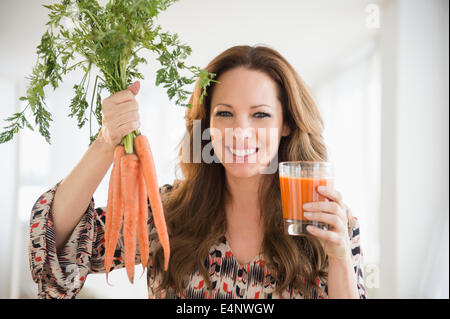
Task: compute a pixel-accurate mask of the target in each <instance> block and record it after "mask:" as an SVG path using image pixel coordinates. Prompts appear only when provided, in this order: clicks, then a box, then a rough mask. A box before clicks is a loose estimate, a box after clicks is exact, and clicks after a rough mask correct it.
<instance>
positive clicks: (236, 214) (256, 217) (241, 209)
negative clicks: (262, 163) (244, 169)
mask: <svg viewBox="0 0 450 319" xmlns="http://www.w3.org/2000/svg"><path fill="white" fill-rule="evenodd" d="M260 180H261V177H260V176H254V177H249V178H236V177H233V176H228V175H227V178H226V182H227V187H228V189H229V191H230V194H231V199H230V200H228V201H227V209H226V211H227V219H228V221H229V222H230V221H233V220H236V219H239V220H240V223H244V224H245V223H246V222H251V223H254V222H259V221H260V217H261V213H260V207H259V198H258V190H259V183H260Z"/></svg>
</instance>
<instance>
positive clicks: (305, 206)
mask: <svg viewBox="0 0 450 319" xmlns="http://www.w3.org/2000/svg"><path fill="white" fill-rule="evenodd" d="M311 207H312V204H310V203H307V204H305V205H303V208H304V209H308V208H311Z"/></svg>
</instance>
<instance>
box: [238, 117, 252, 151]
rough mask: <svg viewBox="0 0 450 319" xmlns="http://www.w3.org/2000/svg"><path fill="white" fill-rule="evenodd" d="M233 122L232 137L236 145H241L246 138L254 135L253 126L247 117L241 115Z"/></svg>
mask: <svg viewBox="0 0 450 319" xmlns="http://www.w3.org/2000/svg"><path fill="white" fill-rule="evenodd" d="M235 124H236V125H235V126H234V127H233V137H234V140H235V142H236V143H237V144H238V145H242V146H243V144H244V142H245V141H246V140H251V139H252V138H254V137H255V128H254V127H252V126H251V125H250V122H249V121H248V119H245V118H242V117H241V118H240V119H239V120H237V121H236V123H235Z"/></svg>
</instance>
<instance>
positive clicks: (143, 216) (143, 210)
mask: <svg viewBox="0 0 450 319" xmlns="http://www.w3.org/2000/svg"><path fill="white" fill-rule="evenodd" d="M147 221H148V204H147V189H146V188H145V180H144V175H143V174H142V167H141V163H139V217H138V225H137V227H138V229H137V230H138V239H139V251H140V253H141V262H142V270H143V271H145V267H146V266H147V262H148V256H149V253H150V252H149V249H150V243H149V239H148V228H147Z"/></svg>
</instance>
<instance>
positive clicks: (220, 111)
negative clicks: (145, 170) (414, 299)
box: [30, 46, 367, 298]
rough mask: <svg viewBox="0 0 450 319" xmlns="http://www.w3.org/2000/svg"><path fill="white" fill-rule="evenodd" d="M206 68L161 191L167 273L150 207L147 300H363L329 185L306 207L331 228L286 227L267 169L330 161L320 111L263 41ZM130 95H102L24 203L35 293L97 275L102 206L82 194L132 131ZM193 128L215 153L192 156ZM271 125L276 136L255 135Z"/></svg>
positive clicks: (119, 261)
mask: <svg viewBox="0 0 450 319" xmlns="http://www.w3.org/2000/svg"><path fill="white" fill-rule="evenodd" d="M206 70H207V71H208V72H211V73H215V74H216V80H217V81H218V82H217V83H213V85H212V86H210V87H208V92H207V93H208V94H207V96H206V98H205V99H204V100H203V101H202V103H200V99H199V97H200V93H201V90H200V86H199V83H197V84H196V86H195V89H194V93H193V95H192V97H191V100H190V103H192V104H193V107H192V109H187V111H186V116H185V119H186V128H187V130H186V135H185V138H184V139H183V141H182V142H183V145H184V147H182V148H180V152H179V154H180V162H179V167H180V168H181V171H182V173H183V176H184V178H183V179H180V180H176V181H175V182H174V184H173V185H168V184H166V185H164V186H162V187H161V188H160V191H161V194H162V200H163V204H164V210H165V214H166V221H167V226H168V230H169V234H170V243H171V258H170V265H169V270H168V271H167V272H164V271H163V270H162V268H163V254H162V248H161V247H160V245H159V244H158V240H157V235H156V229H155V228H154V227H153V221H152V214H151V209H150V207H149V222H148V225H149V231H150V237H151V238H150V239H151V240H150V242H151V244H150V262H149V266H148V272H147V274H148V287H149V297H150V298H326V297H330V298H365V297H366V296H367V294H366V291H365V288H364V285H363V275H362V269H361V250H360V247H359V227H358V224H357V220H356V218H354V217H351V215H350V214H349V212H348V209H347V208H346V206H345V204H344V202H343V200H342V197H341V195H340V194H339V192H338V191H337V190H335V189H333V188H331V187H328V188H325V189H324V190H322V191H321V192H322V194H323V195H324V196H325V197H326V198H327V199H328V201H324V202H318V203H314V204H313V205H312V206H311V207H309V208H307V210H308V211H309V212H311V215H310V217H309V218H310V219H311V220H315V221H321V222H325V223H327V224H329V225H331V227H330V228H329V230H322V229H319V228H315V227H309V228H308V231H309V232H310V234H308V235H305V236H289V235H287V234H285V233H284V229H283V219H282V214H281V198H280V185H279V176H278V172H277V171H276V170H275V171H274V172H269V173H267V172H268V170H267V168H268V167H270V166H271V165H272V164H273V163H274V160H278V161H293V160H309V161H325V160H327V153H326V147H325V145H324V142H323V139H322V129H323V126H322V120H321V117H320V114H319V112H318V110H317V108H316V106H315V104H314V102H313V100H312V98H311V96H310V94H309V93H308V91H307V90H306V88H305V86H304V84H303V83H302V81H301V79H300V77H299V76H298V74H297V73H296V72H295V70H294V69H293V68H292V66H291V65H290V64H289V63H288V62H287V61H286V60H285V59H284V58H283V57H282V56H281V55H280V54H279V53H278V52H277V51H275V50H273V49H270V48H267V47H262V46H258V47H249V46H235V47H232V48H230V49H228V50H226V51H225V52H223V53H222V54H220V55H219V56H218V57H216V58H215V59H214V60H213V61H211V63H210V64H209V65H208V66H207V67H206ZM138 91H139V83H135V84H133V85H132V86H130V88H129V89H128V90H125V91H122V92H119V93H117V94H114V95H112V96H110V97H109V98H107V99H105V100H104V102H103V124H102V129H101V132H100V134H99V137H98V139H97V140H96V141H95V142H94V143H93V144H92V145H91V146H90V148H89V149H88V151H87V152H86V154H85V155H84V156H83V158H82V159H81V161H80V162H79V163H78V165H77V166H76V167H75V168H74V169H73V170H72V172H71V173H70V174H69V175H68V176H67V177H66V178H65V179H64V180H62V181H61V182H59V183H58V184H56V185H55V186H54V187H53V188H52V189H51V190H49V191H48V192H46V193H44V194H43V195H42V196H41V197H40V198H39V199H38V201H37V202H36V204H35V206H34V207H33V211H32V216H31V239H30V240H31V243H30V261H31V271H32V275H33V278H34V280H35V281H36V282H37V283H38V284H39V296H40V297H42V298H47V297H50V298H72V297H74V296H75V295H76V294H77V293H78V292H79V291H80V289H81V287H82V285H83V283H84V280H85V279H86V275H87V274H88V272H105V269H104V266H103V258H104V238H103V231H104V221H105V209H104V208H96V209H95V205H94V200H93V199H91V198H92V194H93V193H94V191H95V189H96V188H97V186H98V184H99V183H100V181H101V180H102V179H103V177H104V175H105V174H106V172H107V170H108V168H109V167H110V165H111V163H112V160H113V150H114V147H115V146H116V145H117V144H119V143H120V141H121V138H122V137H123V136H125V135H126V134H128V133H130V132H131V131H133V130H136V129H138V128H139V126H140V123H139V115H138V105H137V102H136V100H135V95H136V94H137V93H138ZM198 124H200V125H201V128H202V129H209V132H210V137H211V138H210V140H208V139H206V140H204V139H203V138H202V139H201V146H202V150H204V149H205V147H206V146H207V144H208V143H209V145H210V146H211V145H212V149H211V151H212V152H213V155H211V154H210V153H209V152H206V153H208V154H209V155H208V154H207V156H205V152H202V155H203V156H201V157H202V158H201V160H194V157H196V156H198V154H197V155H196V154H195V150H194V146H195V143H196V141H194V139H195V131H196V129H197V127H196V125H198ZM269 130H270V131H272V132H273V131H274V130H275V131H276V132H277V134H276V136H277V138H276V139H275V141H273V139H272V136H273V135H271V134H263V133H265V132H268V131H269ZM269 136H271V137H270V138H269ZM202 137H203V136H202ZM197 143H198V142H197ZM186 145H187V147H188V150H187V149H186ZM191 153H192V154H191ZM185 154H188V160H186V156H185ZM245 154H247V156H244V155H245ZM208 156H213V158H214V160H213V161H211V160H205V157H208ZM230 158H231V159H232V160H231V161H230V160H229V159H230ZM89 201H90V202H89ZM86 207H87V209H86ZM122 256H123V246H122V241H121V240H119V243H118V245H117V249H116V252H115V257H114V258H115V259H114V266H113V267H114V268H120V267H123V266H124V265H123V258H122ZM139 259H140V257H139V256H137V258H136V262H137V263H138V262H139Z"/></svg>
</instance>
